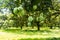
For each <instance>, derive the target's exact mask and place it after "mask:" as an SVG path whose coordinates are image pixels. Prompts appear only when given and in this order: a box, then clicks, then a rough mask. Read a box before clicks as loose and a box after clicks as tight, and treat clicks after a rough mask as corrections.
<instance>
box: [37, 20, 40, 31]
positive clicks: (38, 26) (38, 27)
mask: <svg viewBox="0 0 60 40" xmlns="http://www.w3.org/2000/svg"><path fill="white" fill-rule="evenodd" d="M37 29H38V31H39V30H40V22H39V21H38V22H37Z"/></svg>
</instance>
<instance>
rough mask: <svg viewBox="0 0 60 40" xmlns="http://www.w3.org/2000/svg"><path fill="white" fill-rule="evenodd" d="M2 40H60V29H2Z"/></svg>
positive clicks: (0, 31) (0, 32) (0, 37)
mask: <svg viewBox="0 0 60 40" xmlns="http://www.w3.org/2000/svg"><path fill="white" fill-rule="evenodd" d="M0 40H60V29H41V30H40V31H38V30H35V29H34V30H32V29H31V30H28V29H27V30H21V29H4V30H3V29H2V30H0Z"/></svg>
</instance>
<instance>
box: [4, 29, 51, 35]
mask: <svg viewBox="0 0 60 40" xmlns="http://www.w3.org/2000/svg"><path fill="white" fill-rule="evenodd" d="M4 31H5V32H11V33H17V34H38V33H44V32H47V33H51V31H50V30H39V31H38V30H21V29H5V30H4Z"/></svg>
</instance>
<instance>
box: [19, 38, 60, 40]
mask: <svg viewBox="0 0 60 40" xmlns="http://www.w3.org/2000/svg"><path fill="white" fill-rule="evenodd" d="M18 40H60V38H27V39H24V38H23V39H18Z"/></svg>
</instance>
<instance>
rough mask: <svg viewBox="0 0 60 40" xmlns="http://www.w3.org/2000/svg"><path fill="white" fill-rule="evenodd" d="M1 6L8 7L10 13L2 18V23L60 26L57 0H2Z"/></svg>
mask: <svg viewBox="0 0 60 40" xmlns="http://www.w3.org/2000/svg"><path fill="white" fill-rule="evenodd" d="M0 4H1V6H0V10H1V8H8V9H9V11H10V12H11V13H12V14H10V18H9V17H7V18H6V17H5V16H4V18H5V19H3V20H5V21H6V20H7V21H8V22H9V21H10V20H12V24H11V23H7V22H4V25H5V24H6V23H7V25H8V24H9V25H12V26H13V27H21V29H22V28H23V26H26V27H27V26H28V27H32V28H34V26H37V28H38V30H40V27H50V28H51V29H52V28H53V27H60V21H59V20H60V15H59V14H60V11H59V10H60V6H59V5H60V3H59V2H58V0H4V1H1V2H0Z"/></svg>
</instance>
